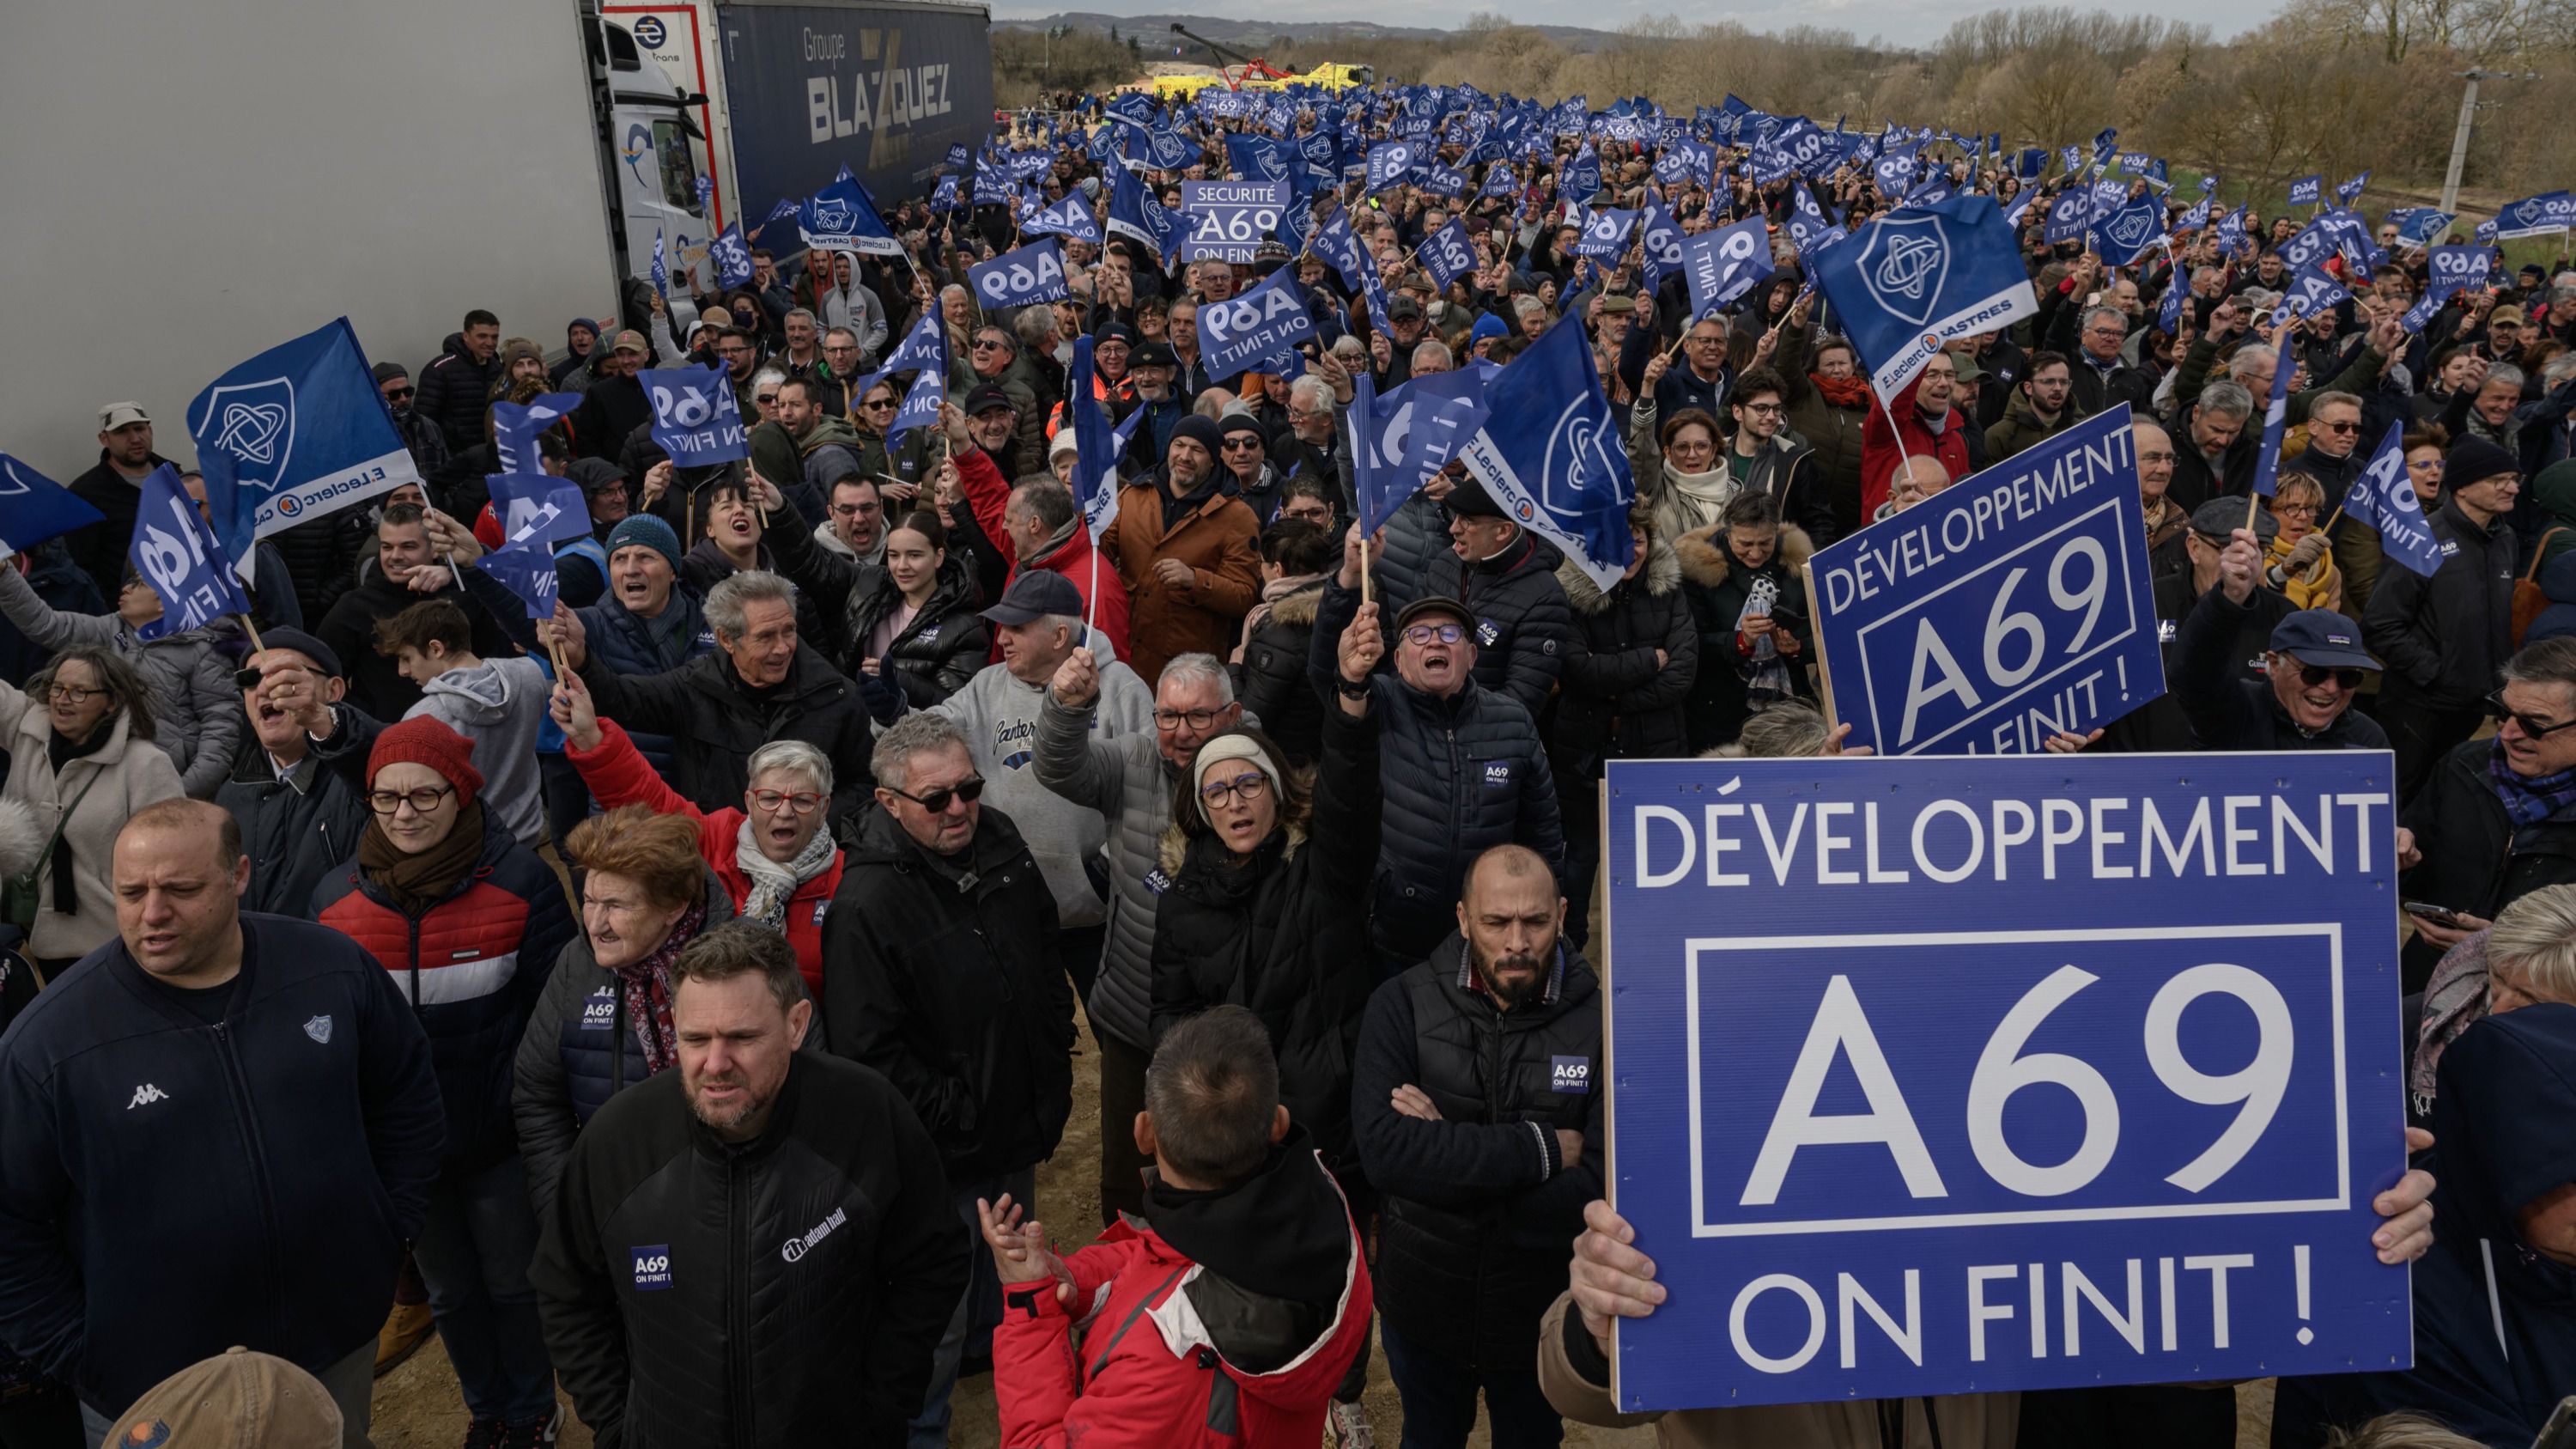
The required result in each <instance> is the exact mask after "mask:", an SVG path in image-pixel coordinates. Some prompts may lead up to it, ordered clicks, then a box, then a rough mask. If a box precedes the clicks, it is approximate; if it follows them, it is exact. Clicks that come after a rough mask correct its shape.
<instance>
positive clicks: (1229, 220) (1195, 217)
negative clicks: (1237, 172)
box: [1181, 181, 1290, 262]
mask: <svg viewBox="0 0 2576 1449" xmlns="http://www.w3.org/2000/svg"><path fill="white" fill-rule="evenodd" d="M1289 203H1290V195H1289V187H1288V183H1287V182H1285V181H1184V182H1182V183H1181V216H1182V219H1183V220H1184V221H1185V222H1186V223H1187V224H1188V226H1189V235H1188V237H1187V239H1185V240H1184V241H1183V242H1182V243H1181V260H1182V261H1185V262H1190V261H1197V260H1198V259H1199V258H1201V257H1213V258H1215V259H1216V260H1218V261H1221V262H1249V261H1251V260H1252V259H1253V257H1254V256H1255V255H1257V254H1258V253H1259V252H1260V250H1261V244H1262V243H1263V242H1264V241H1267V240H1268V239H1269V238H1270V234H1271V233H1272V232H1274V231H1276V230H1278V229H1279V218H1280V217H1281V216H1282V215H1283V214H1285V213H1286V211H1287V210H1288V207H1289Z"/></svg>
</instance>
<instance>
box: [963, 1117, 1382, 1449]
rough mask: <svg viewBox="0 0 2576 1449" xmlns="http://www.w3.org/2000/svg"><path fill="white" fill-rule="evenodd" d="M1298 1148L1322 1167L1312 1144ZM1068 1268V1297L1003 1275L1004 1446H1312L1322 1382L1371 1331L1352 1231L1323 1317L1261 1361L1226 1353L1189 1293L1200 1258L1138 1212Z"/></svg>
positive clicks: (1363, 1269)
mask: <svg viewBox="0 0 2576 1449" xmlns="http://www.w3.org/2000/svg"><path fill="white" fill-rule="evenodd" d="M1296 1156H1297V1157H1298V1159H1300V1160H1301V1161H1302V1162H1311V1163H1313V1164H1314V1170H1315V1171H1316V1172H1317V1173H1318V1174H1319V1175H1326V1176H1327V1177H1328V1178H1329V1175H1328V1174H1323V1163H1322V1160H1321V1159H1320V1158H1317V1157H1315V1156H1314V1155H1313V1153H1312V1152H1311V1151H1310V1150H1303V1149H1302V1148H1301V1149H1300V1150H1299V1151H1298V1152H1297V1154H1296ZM1345 1221H1347V1216H1346V1218H1345ZM1065 1266H1066V1267H1067V1268H1069V1269H1071V1270H1072V1273H1073V1293H1072V1299H1073V1306H1072V1307H1071V1308H1070V1309H1068V1308H1067V1307H1066V1306H1065V1305H1064V1303H1063V1302H1062V1301H1061V1300H1060V1299H1059V1298H1058V1297H1057V1294H1056V1291H1055V1290H1056V1286H1057V1285H1056V1283H1055V1282H1054V1281H1053V1280H1048V1281H1045V1282H1040V1283H1034V1284H1006V1285H1004V1304H1005V1307H1004V1310H1003V1314H1002V1326H1001V1327H1000V1328H999V1329H998V1330H996V1331H995V1333H994V1335H993V1375H994V1380H993V1381H994V1387H995V1390H996V1393H997V1395H998V1397H999V1398H1000V1400H1001V1411H1002V1449H1039V1446H1042V1449H1068V1446H1072V1445H1081V1446H1082V1449H1131V1446H1133V1449H1189V1446H1201V1449H1314V1446H1315V1445H1316V1444H1317V1443H1319V1442H1321V1440H1322V1437H1323V1432H1324V1412H1325V1410H1326V1409H1327V1408H1328V1407H1329V1406H1330V1405H1331V1403H1332V1399H1333V1391H1334V1390H1335V1389H1336V1388H1338V1387H1340V1386H1341V1382H1342V1375H1343V1374H1344V1373H1345V1372H1347V1371H1348V1370H1349V1369H1350V1366H1351V1360H1352V1359H1353V1358H1355V1357H1357V1356H1358V1354H1359V1351H1360V1347H1361V1345H1362V1343H1363V1342H1364V1340H1365V1338H1366V1335H1367V1333H1368V1324H1369V1312H1370V1308H1371V1306H1372V1300H1371V1295H1370V1291H1369V1275H1368V1266H1367V1264H1366V1263H1365V1262H1364V1261H1363V1260H1362V1259H1361V1256H1360V1239H1359V1233H1358V1230H1357V1229H1352V1231H1351V1250H1350V1257H1349V1266H1348V1268H1347V1270H1346V1272H1345V1275H1344V1278H1343V1287H1342V1295H1341V1299H1340V1301H1339V1303H1338V1304H1336V1306H1335V1315H1334V1318H1333V1321H1332V1324H1331V1326H1330V1327H1328V1328H1327V1329H1326V1330H1325V1331H1324V1333H1323V1336H1322V1337H1320V1338H1318V1339H1316V1340H1315V1341H1314V1342H1313V1343H1311V1344H1309V1345H1307V1346H1306V1347H1305V1348H1304V1350H1303V1351H1302V1352H1299V1353H1297V1354H1296V1355H1295V1356H1294V1357H1292V1358H1290V1359H1289V1360H1288V1361H1287V1362H1286V1363H1284V1364H1282V1365H1280V1366H1279V1367H1278V1368H1276V1369H1274V1370H1272V1371H1270V1372H1268V1373H1250V1372H1247V1371H1245V1370H1244V1369H1241V1368H1238V1367H1236V1366H1235V1365H1234V1364H1233V1363H1232V1362H1230V1361H1228V1359H1227V1358H1226V1357H1225V1350H1224V1348H1223V1347H1222V1346H1220V1345H1219V1344H1218V1343H1217V1342H1216V1340H1215V1339H1214V1338H1213V1337H1211V1336H1210V1334H1209V1331H1208V1328H1207V1326H1206V1325H1205V1324H1204V1323H1202V1322H1201V1321H1200V1319H1199V1315H1198V1311H1197V1309H1196V1308H1195V1307H1194V1306H1193V1304H1192V1301H1191V1298H1190V1296H1189V1294H1188V1293H1187V1291H1186V1290H1187V1289H1188V1287H1189V1285H1190V1284H1191V1282H1192V1281H1193V1280H1194V1279H1196V1278H1197V1277H1198V1276H1199V1275H1200V1274H1202V1273H1205V1272H1207V1271H1208V1270H1207V1269H1205V1268H1203V1267H1201V1266H1200V1265H1199V1264H1197V1263H1194V1262H1192V1261H1190V1259H1188V1258H1187V1257H1185V1256H1183V1255H1182V1253H1181V1252H1180V1251H1179V1250H1178V1249H1176V1248H1174V1247H1173V1246H1172V1245H1171V1244H1170V1243H1167V1242H1165V1241H1164V1240H1163V1238H1162V1237H1161V1235H1160V1234H1158V1233H1156V1232H1155V1231H1154V1230H1153V1229H1152V1228H1149V1227H1144V1226H1142V1225H1140V1224H1139V1223H1138V1222H1137V1221H1136V1220H1135V1219H1132V1218H1130V1219H1126V1220H1123V1221H1121V1222H1120V1223H1119V1224H1118V1225H1117V1226H1115V1227H1112V1228H1111V1229H1110V1230H1109V1231H1108V1232H1105V1233H1103V1234H1101V1235H1100V1240H1099V1241H1098V1242H1095V1243H1093V1244H1092V1245H1091V1246H1090V1247H1087V1248H1085V1249H1083V1250H1082V1251H1081V1252H1078V1253H1076V1254H1074V1255H1073V1256H1072V1257H1070V1258H1067V1259H1066V1260H1065ZM1236 1291H1237V1294H1238V1295H1239V1294H1240V1293H1241V1291H1242V1290H1236ZM1076 1314H1079V1315H1080V1317H1079V1318H1078V1319H1077V1318H1076V1317H1075V1316H1074V1315H1076ZM1077 1327H1079V1328H1081V1329H1082V1330H1083V1334H1082V1338H1081V1341H1080V1342H1079V1343H1077V1342H1076V1341H1075V1339H1074V1330H1075V1329H1076V1328H1077Z"/></svg>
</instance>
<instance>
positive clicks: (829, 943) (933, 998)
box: [823, 804, 1073, 1182]
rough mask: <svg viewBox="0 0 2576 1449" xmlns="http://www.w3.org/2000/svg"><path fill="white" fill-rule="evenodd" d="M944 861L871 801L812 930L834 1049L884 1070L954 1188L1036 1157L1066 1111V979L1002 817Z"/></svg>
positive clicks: (983, 823) (1034, 885) (983, 811)
mask: <svg viewBox="0 0 2576 1449" xmlns="http://www.w3.org/2000/svg"><path fill="white" fill-rule="evenodd" d="M979 811H980V813H979V815H978V818H977V822H976V826H975V834H974V838H973V839H972V841H971V842H970V843H969V845H968V847H967V849H966V850H965V851H964V852H963V853H961V854H960V855H959V856H957V857H956V858H954V859H948V858H943V857H939V856H934V855H932V854H931V853H930V852H929V851H926V850H924V849H923V848H922V847H921V846H920V845H919V844H917V843H916V842H915V841H914V840H913V839H912V837H911V836H909V835H907V834H905V833H904V830H903V827H902V826H900V825H898V824H896V823H895V821H894V817H893V816H891V815H888V814H887V813H886V812H885V811H883V810H870V811H869V812H867V814H866V815H864V816H862V817H860V819H859V821H858V822H857V824H856V826H855V828H852V829H848V830H845V831H844V833H843V835H842V844H843V846H844V854H843V857H842V876H841V888H840V890H839V892H838V893H837V894H835V895H834V896H833V898H832V909H831V911H830V913H829V914H828V915H827V916H826V917H825V918H824V925H823V1020H824V1024H825V1026H826V1028H827V1030H828V1031H829V1033H830V1036H829V1041H830V1045H831V1049H832V1051H833V1052H834V1053H835V1054H836V1055H839V1056H844V1057H848V1058H849V1059H851V1060H852V1061H856V1062H862V1063H865V1064H866V1065H868V1066H870V1067H874V1068H875V1069H877V1070H878V1071H881V1072H883V1073H885V1074H886V1077H887V1078H888V1080H890V1081H892V1082H893V1083H894V1085H895V1087H896V1089H897V1090H898V1091H900V1092H902V1093H903V1096H904V1099H905V1100H906V1101H908V1102H910V1103H911V1104H912V1107H913V1110H914V1111H915V1112H917V1113H918V1114H920V1117H921V1124H922V1126H924V1127H925V1128H927V1129H929V1132H930V1137H931V1140H932V1141H933V1142H935V1143H937V1144H938V1147H939V1158H940V1161H941V1162H942V1163H943V1164H944V1165H945V1166H946V1168H947V1170H948V1175H949V1176H950V1177H952V1178H954V1179H956V1180H957V1181H959V1182H976V1181H980V1180H982V1179H984V1178H988V1177H997V1176H1000V1175H1002V1174H1004V1173H1009V1172H1017V1171H1018V1170H1020V1169H1021V1168H1024V1167H1028V1166H1031V1165H1032V1164H1035V1163H1038V1162H1042V1161H1044V1160H1046V1158H1047V1157H1048V1156H1050V1155H1052V1154H1053V1153H1054V1151H1055V1149H1056V1144H1057V1143H1058V1142H1059V1141H1061V1140H1062V1139H1063V1136H1064V1124H1065V1121H1066V1119H1067V1118H1069V1117H1070V1116H1071V1115H1072V1113H1073V1062H1072V1055H1071V1053H1072V1047H1073V983H1072V982H1071V981H1070V980H1069V979H1068V978H1067V977H1066V976H1065V973H1064V961H1063V958H1062V957H1061V956H1060V955H1059V954H1058V952H1057V947H1056V914H1055V897H1054V895H1053V894H1051V893H1050V892H1049V891H1048V889H1047V884H1046V880H1045V878H1044V877H1043V876H1041V875H1039V874H1038V866H1037V861H1036V859H1035V858H1034V857H1032V856H1031V855H1030V854H1029V848H1028V846H1027V845H1026V844H1025V843H1023V842H1022V841H1021V839H1020V832H1019V830H1018V828H1017V827H1016V826H1014V825H1012V823H1011V819H1010V817H1009V816H1007V815H1004V814H1003V813H1002V812H1001V811H999V810H996V809H994V808H993V807H992V806H991V805H989V804H987V805H983V806H980V807H979Z"/></svg>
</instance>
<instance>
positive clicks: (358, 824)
mask: <svg viewBox="0 0 2576 1449" xmlns="http://www.w3.org/2000/svg"><path fill="white" fill-rule="evenodd" d="M331 716H332V722H333V723H332V729H331V737H330V738H329V739H327V740H324V741H322V742H320V743H319V744H314V745H311V746H310V747H309V749H308V751H307V753H306V754H305V756H304V758H303V759H302V760H301V761H300V762H298V763H297V764H296V766H295V768H294V769H292V770H289V771H287V772H286V774H285V775H284V776H283V777H281V776H279V774H278V773H277V769H276V767H275V766H274V765H272V764H270V763H269V758H268V751H267V749H265V748H264V747H262V746H261V744H260V742H259V736H258V734H257V733H255V732H254V731H252V730H251V729H249V728H247V727H245V728H244V729H243V730H242V737H241V747H240V748H239V749H238V750H236V751H235V752H234V754H233V773H232V776H231V778H229V779H227V780H225V781H224V783H223V785H222V786H221V787H220V788H219V789H217V790H216V791H215V803H216V804H218V805H221V806H222V807H224V808H225V809H226V810H229V811H231V812H232V814H233V820H234V822H235V823H237V824H239V825H240V826H241V833H242V851H243V853H244V854H247V855H248V856H249V857H250V893H249V894H248V895H245V896H243V897H242V909H243V910H246V911H268V912H270V913H272V914H275V915H281V916H301V915H304V914H305V913H306V911H307V910H309V909H310V908H311V906H312V904H313V887H314V886H316V885H318V884H320V883H321V880H322V877H323V876H325V875H327V874H329V873H330V872H331V870H332V869H333V868H334V867H335V866H338V865H339V864H340V863H341V862H342V861H345V860H347V859H349V858H350V857H351V856H353V855H355V854H357V850H358V836H359V834H360V833H361V832H363V831H364V830H365V829H366V828H367V821H368V820H369V818H370V816H369V814H368V811H367V801H366V790H367V752H368V751H369V750H370V749H372V748H374V747H375V742H376V736H377V735H378V734H380V733H382V732H383V730H384V726H383V725H381V724H378V723H377V722H376V721H375V720H374V719H371V718H369V717H368V716H367V715H365V714H363V713H361V712H359V711H358V710H356V709H353V708H351V707H350V706H348V705H345V704H338V705H333V706H332V707H331Z"/></svg>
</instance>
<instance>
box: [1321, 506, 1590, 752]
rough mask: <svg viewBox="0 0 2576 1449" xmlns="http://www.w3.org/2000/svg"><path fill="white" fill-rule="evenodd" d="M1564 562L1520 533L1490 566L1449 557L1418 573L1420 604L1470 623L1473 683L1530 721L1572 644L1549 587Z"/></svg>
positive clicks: (1569, 620) (1561, 598) (1561, 606)
mask: <svg viewBox="0 0 2576 1449" xmlns="http://www.w3.org/2000/svg"><path fill="white" fill-rule="evenodd" d="M1564 559H1565V556H1564V555H1563V554H1561V553H1558V552H1557V551H1556V546H1555V545H1554V544H1551V543H1549V542H1548V541H1547V540H1546V539H1543V538H1541V537H1539V536H1538V535H1537V534H1535V533H1532V532H1530V531H1529V530H1527V529H1523V530H1521V534H1520V536H1519V537H1518V538H1515V539H1513V540H1512V541H1511V542H1510V543H1507V544H1505V545H1503V548H1502V551H1501V552H1500V553H1497V554H1495V555H1494V556H1493V557H1491V558H1483V559H1478V560H1477V561H1476V562H1474V563H1469V562H1467V561H1466V560H1465V559H1462V558H1460V557H1459V556H1458V554H1457V552H1456V550H1454V549H1452V550H1449V551H1446V552H1442V553H1436V554H1433V555H1432V556H1431V564H1430V566H1429V567H1428V568H1426V569H1424V570H1423V571H1422V597H1424V598H1429V597H1431V596H1433V595H1435V594H1436V595H1441V596H1444V597H1447V598H1452V599H1456V600H1457V601H1458V602H1459V603H1462V604H1464V605H1466V606H1467V611H1468V612H1469V613H1471V614H1473V615H1474V616H1475V625H1474V633H1475V636H1476V669H1475V675H1476V682H1477V683H1478V684H1481V685H1483V686H1484V687H1485V688H1487V689H1490V690H1493V691H1494V692H1496V693H1498V694H1503V695H1507V696H1509V697H1511V698H1513V699H1516V700H1519V701H1520V703H1521V708H1523V709H1526V710H1528V711H1529V714H1530V718H1531V719H1534V720H1535V719H1539V718H1542V717H1543V716H1544V715H1545V714H1546V713H1547V702H1548V699H1549V697H1550V696H1552V695H1553V694H1555V693H1556V681H1557V676H1558V675H1559V674H1560V673H1562V672H1563V671H1564V668H1565V655H1566V651H1567V650H1569V649H1571V648H1572V647H1573V644H1574V614H1573V611H1572V610H1570V609H1568V608H1567V607H1566V603H1565V589H1564V586H1563V585H1560V584H1559V583H1557V581H1556V566H1557V565H1558V564H1559V563H1562V562H1564ZM1387 617H1388V618H1389V619H1390V620H1392V619H1393V618H1394V616H1393V615H1391V614H1390V615H1388V616H1387ZM1334 637H1335V638H1336V639H1338V638H1340V637H1341V631H1339V630H1335V631H1334Z"/></svg>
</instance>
